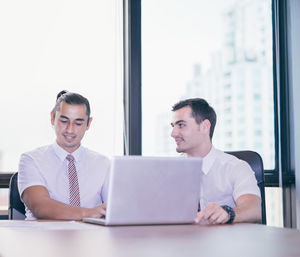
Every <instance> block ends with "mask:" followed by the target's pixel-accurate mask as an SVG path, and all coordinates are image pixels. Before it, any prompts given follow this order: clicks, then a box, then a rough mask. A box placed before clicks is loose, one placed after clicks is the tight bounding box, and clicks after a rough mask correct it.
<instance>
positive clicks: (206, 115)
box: [172, 98, 217, 139]
mask: <svg viewBox="0 0 300 257" xmlns="http://www.w3.org/2000/svg"><path fill="white" fill-rule="evenodd" d="M186 106H189V107H191V109H192V116H193V117H194V119H195V121H196V123H197V124H200V123H201V122H202V121H204V120H206V119H207V120H209V122H210V124H211V126H210V131H209V136H210V139H212V137H213V134H214V129H215V126H216V122H217V115H216V112H215V110H214V109H213V108H212V107H211V106H210V105H209V104H208V102H206V101H205V100H204V99H202V98H189V99H186V100H182V101H179V102H178V103H176V104H174V105H173V107H172V111H173V112H175V111H177V110H179V109H181V108H183V107H186Z"/></svg>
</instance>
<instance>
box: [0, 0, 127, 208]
mask: <svg viewBox="0 0 300 257" xmlns="http://www.w3.org/2000/svg"><path fill="white" fill-rule="evenodd" d="M122 11H123V10H122V2H121V1H117V0H115V1H111V0H105V1H94V0H87V1H84V2H81V1H71V0H63V1H34V0H28V1H21V0H16V1H8V2H6V1H4V2H1V4H0V34H1V40H0V56H1V58H0V85H1V94H0V108H1V110H2V112H1V113H2V122H1V134H0V142H1V144H0V171H5V172H14V171H17V170H18V161H19V157H20V154H21V153H22V152H26V151H29V150H32V149H34V148H36V147H38V146H41V145H46V144H51V143H52V142H53V141H54V139H55V135H54V131H53V129H52V128H51V124H50V111H51V109H52V108H53V107H54V104H55V100H56V95H57V93H58V92H59V91H60V90H62V89H67V90H69V91H73V92H78V93H81V94H82V95H84V96H86V97H87V98H88V99H89V100H90V104H91V112H92V113H91V115H92V116H93V117H94V120H93V122H92V124H91V127H90V130H89V131H88V132H87V134H86V136H85V138H84V141H83V144H84V145H85V146H87V147H89V148H91V149H93V150H95V151H98V152H100V153H102V154H105V155H108V156H111V155H120V154H123V111H122V102H123V101H122V99H123V81H122V72H123V71H122V69H123V68H122V63H123V54H122V52H123V50H122V43H123V42H122V33H123V32H122ZM0 203H1V204H3V202H2V201H0ZM4 205H5V204H4Z"/></svg>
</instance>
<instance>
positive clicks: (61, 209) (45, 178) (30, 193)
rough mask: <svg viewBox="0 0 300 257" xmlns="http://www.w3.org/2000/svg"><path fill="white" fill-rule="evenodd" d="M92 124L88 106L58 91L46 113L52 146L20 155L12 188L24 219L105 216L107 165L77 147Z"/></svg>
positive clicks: (71, 218) (73, 94)
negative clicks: (52, 135)
mask: <svg viewBox="0 0 300 257" xmlns="http://www.w3.org/2000/svg"><path fill="white" fill-rule="evenodd" d="M91 122H92V118H91V117H90V105H89V101H88V100H87V99H86V98H84V97H83V96H81V95H79V94H76V93H71V92H66V91H62V92H60V93H59V94H58V96H57V101H56V104H55V106H54V108H53V110H52V112H51V124H52V125H53V127H54V129H55V133H56V142H55V143H54V144H52V145H48V146H43V147H40V148H38V149H36V150H33V151H31V152H28V153H24V154H22V156H21V160H20V164H19V175H18V185H19V191H20V195H21V198H22V200H23V202H24V203H25V206H26V219H35V218H38V219H62V220H80V219H82V218H83V217H95V218H100V217H102V216H104V215H105V208H106V205H105V203H104V202H105V201H106V178H107V175H108V171H109V160H108V159H107V158H106V157H105V156H102V155H100V154H98V153H96V152H93V151H91V150H89V149H87V148H84V147H83V146H82V145H81V140H82V138H83V136H84V134H85V132H86V131H87V130H88V129H89V127H90V125H91Z"/></svg>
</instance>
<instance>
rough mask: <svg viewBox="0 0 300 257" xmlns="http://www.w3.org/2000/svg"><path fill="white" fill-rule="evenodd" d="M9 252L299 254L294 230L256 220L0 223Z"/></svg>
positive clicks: (0, 238)
mask: <svg viewBox="0 0 300 257" xmlns="http://www.w3.org/2000/svg"><path fill="white" fill-rule="evenodd" d="M24 224H25V225H26V226H25V225H24ZM11 256H22V257H26V256H30V257H35V256H39V257H41V256H43V257H47V256H52V257H53V256H55V257H59V256H64V257H66V256H72V257H77V256H106V257H111V256H112V257H115V256H130V257H135V256H136V257H143V256H147V257H148V256H155V257H159V256H164V257H168V256H170V257H171V256H172V257H176V256H197V257H199V256H205V257H221V256H231V257H234V256H239V257H241V256H242V257H248V256H249V257H250V256H251V257H255V256H272V257H277V256H278V257H279V256H284V257H289V256H300V231H298V230H296V229H287V228H285V229H284V228H276V227H269V226H265V225H260V224H234V225H218V226H216V225H214V226H208V225H207V226H200V225H156V226H153V225H151V226H150V225H149V226H116V227H104V226H100V225H92V224H83V223H78V222H62V223H59V222H53V223H52V224H51V223H50V222H46V223H43V224H42V222H31V223H25V221H23V223H18V221H6V222H0V257H11Z"/></svg>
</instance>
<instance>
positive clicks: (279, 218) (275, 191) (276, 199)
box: [265, 187, 283, 227]
mask: <svg viewBox="0 0 300 257" xmlns="http://www.w3.org/2000/svg"><path fill="white" fill-rule="evenodd" d="M265 191H266V215H267V225H269V226H276V227H283V211H282V189H281V188H280V187H266V188H265Z"/></svg>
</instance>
